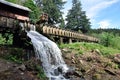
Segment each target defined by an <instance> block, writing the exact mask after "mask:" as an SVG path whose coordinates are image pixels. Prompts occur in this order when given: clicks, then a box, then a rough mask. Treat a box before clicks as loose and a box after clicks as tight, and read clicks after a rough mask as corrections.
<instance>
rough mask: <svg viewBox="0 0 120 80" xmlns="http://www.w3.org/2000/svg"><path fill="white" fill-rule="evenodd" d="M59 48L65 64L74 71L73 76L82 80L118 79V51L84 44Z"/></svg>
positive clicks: (63, 45)
mask: <svg viewBox="0 0 120 80" xmlns="http://www.w3.org/2000/svg"><path fill="white" fill-rule="evenodd" d="M60 47H61V49H62V52H63V56H64V59H65V61H66V63H67V64H68V65H69V66H72V69H74V70H75V72H74V76H77V77H78V76H79V77H81V78H82V80H119V79H120V54H119V53H120V50H118V49H113V48H110V47H104V46H102V45H100V44H96V43H84V42H81V43H73V44H62V45H61V46H60ZM72 75H73V74H72ZM70 77H73V76H70ZM73 80H79V78H78V79H77V78H76V79H73Z"/></svg>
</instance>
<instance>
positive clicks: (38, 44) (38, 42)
mask: <svg viewBox="0 0 120 80" xmlns="http://www.w3.org/2000/svg"><path fill="white" fill-rule="evenodd" d="M27 35H28V36H29V37H30V38H31V41H32V44H33V46H34V50H35V53H36V58H38V59H40V60H41V61H42V66H43V69H44V72H45V74H46V76H47V77H48V78H49V80H68V79H65V77H64V75H65V73H66V72H67V71H68V67H67V65H66V64H65V62H64V60H63V58H62V53H61V50H60V49H59V48H58V46H57V45H56V43H54V42H53V41H51V40H49V39H48V38H47V37H45V36H43V35H41V34H40V33H38V32H36V31H33V30H31V31H28V32H27Z"/></svg>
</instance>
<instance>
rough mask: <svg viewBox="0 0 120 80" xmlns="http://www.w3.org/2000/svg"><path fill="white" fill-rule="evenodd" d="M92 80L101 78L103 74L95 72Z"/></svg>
mask: <svg viewBox="0 0 120 80" xmlns="http://www.w3.org/2000/svg"><path fill="white" fill-rule="evenodd" d="M92 80H101V75H100V74H97V73H96V74H94V75H93V76H92Z"/></svg>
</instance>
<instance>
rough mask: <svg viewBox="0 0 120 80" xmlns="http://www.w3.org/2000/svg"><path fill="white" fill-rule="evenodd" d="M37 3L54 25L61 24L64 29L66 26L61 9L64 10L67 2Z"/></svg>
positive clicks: (38, 0) (54, 0)
mask: <svg viewBox="0 0 120 80" xmlns="http://www.w3.org/2000/svg"><path fill="white" fill-rule="evenodd" d="M35 2H36V4H37V5H38V6H39V7H41V8H42V11H43V12H44V13H47V14H48V16H49V17H50V18H51V19H52V20H53V22H54V23H56V24H57V23H60V24H61V26H62V27H63V26H64V22H63V17H62V12H61V9H63V5H64V3H65V2H63V1H62V0H35Z"/></svg>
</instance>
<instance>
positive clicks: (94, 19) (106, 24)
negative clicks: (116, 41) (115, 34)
mask: <svg viewBox="0 0 120 80" xmlns="http://www.w3.org/2000/svg"><path fill="white" fill-rule="evenodd" d="M63 1H67V3H66V4H65V6H64V10H63V12H64V14H63V17H64V18H65V16H66V14H67V12H68V10H69V9H71V6H72V0H63ZM80 1H81V4H82V10H83V11H86V15H87V16H88V18H89V19H90V22H91V25H92V26H91V28H103V29H105V28H119V29H120V0H80Z"/></svg>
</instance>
